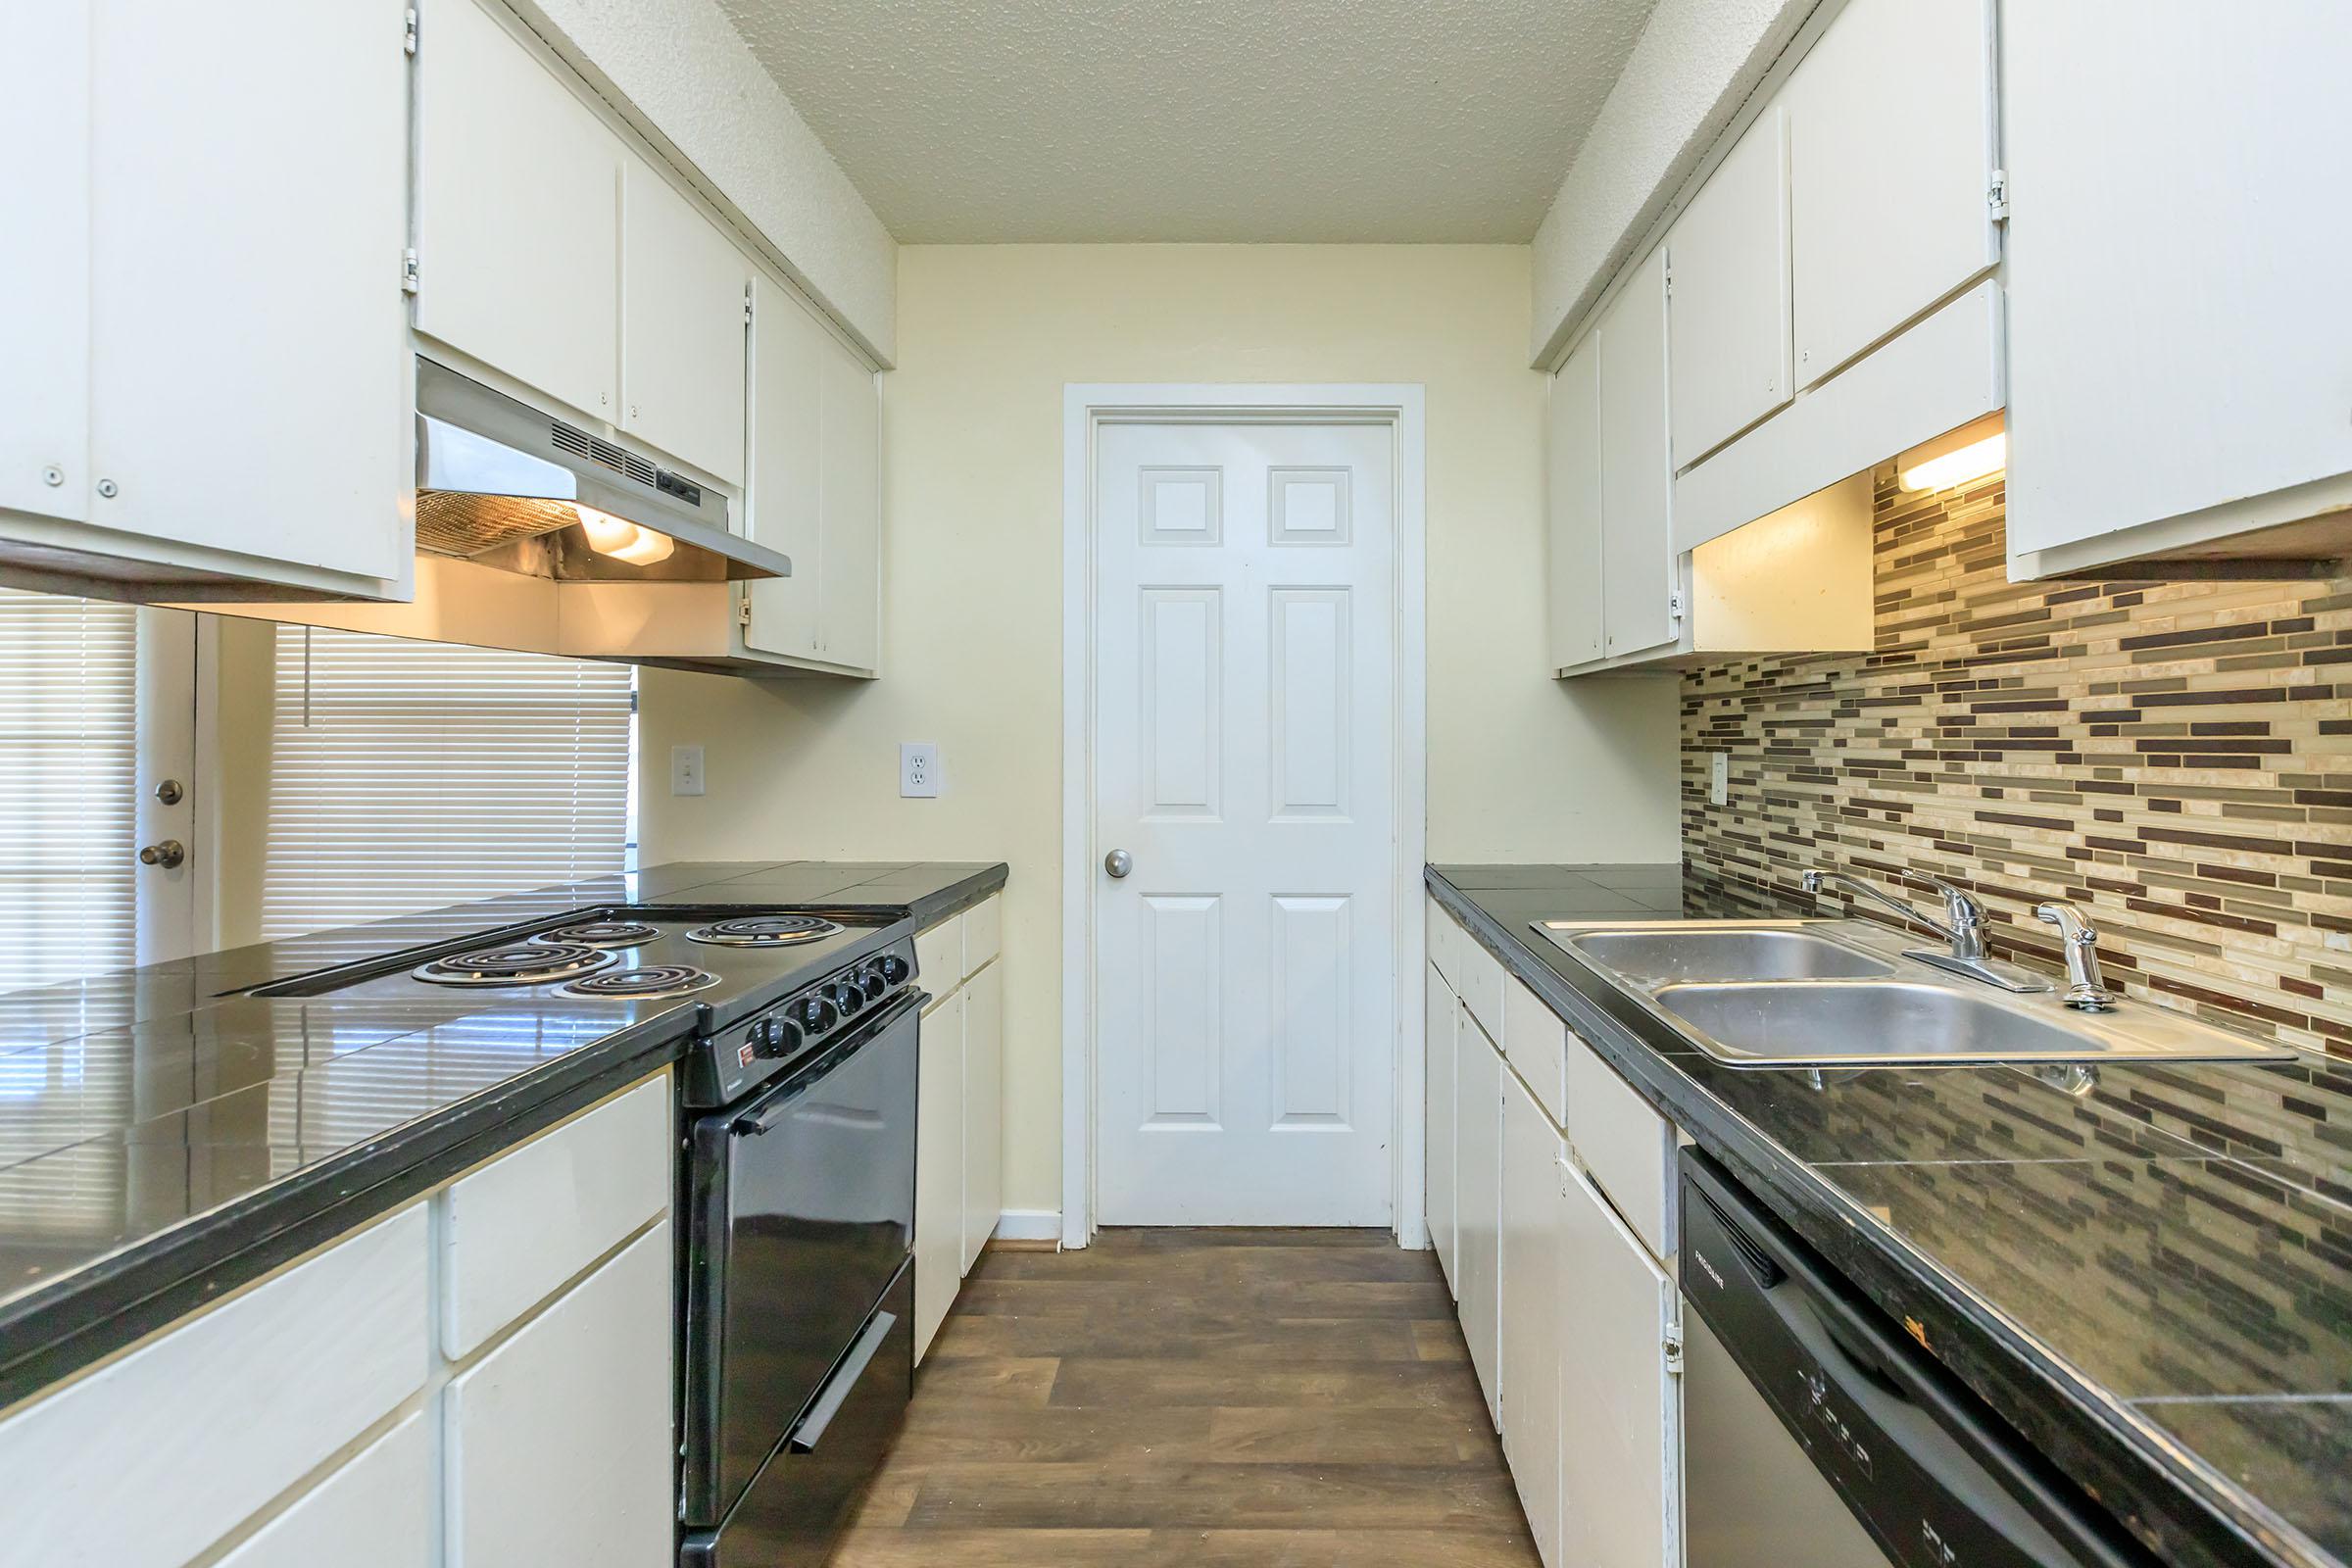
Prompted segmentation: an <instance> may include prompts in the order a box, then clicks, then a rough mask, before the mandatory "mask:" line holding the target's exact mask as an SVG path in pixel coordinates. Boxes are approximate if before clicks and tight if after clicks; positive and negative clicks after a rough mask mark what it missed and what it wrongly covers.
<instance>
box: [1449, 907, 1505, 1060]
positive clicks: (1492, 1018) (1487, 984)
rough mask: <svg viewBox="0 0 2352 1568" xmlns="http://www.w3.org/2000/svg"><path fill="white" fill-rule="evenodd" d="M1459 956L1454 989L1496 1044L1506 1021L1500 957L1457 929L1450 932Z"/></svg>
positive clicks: (1501, 1042) (1466, 933)
mask: <svg viewBox="0 0 2352 1568" xmlns="http://www.w3.org/2000/svg"><path fill="white" fill-rule="evenodd" d="M1453 940H1454V942H1455V944H1456V952H1457V954H1458V955H1459V959H1458V967H1459V970H1460V972H1459V973H1458V974H1456V975H1455V976H1454V981H1453V984H1454V989H1455V990H1457V991H1459V992H1460V993H1461V995H1462V1004H1463V1005H1465V1006H1467V1007H1468V1008H1469V1009H1470V1016H1471V1017H1473V1018H1476V1019H1477V1020H1478V1026H1479V1027H1480V1028H1481V1029H1484V1030H1485V1031H1486V1032H1487V1038H1488V1039H1489V1040H1492V1041H1493V1042H1494V1043H1495V1045H1496V1046H1503V1045H1505V1044H1507V1042H1506V1041H1505V1040H1504V1039H1503V1030H1504V1027H1505V1022H1506V1020H1505V1019H1504V1018H1503V1015H1502V960H1501V959H1499V958H1497V957H1495V955H1493V954H1492V953H1489V952H1488V951H1487V950H1486V949H1485V948H1482V947H1480V946H1479V945H1478V939H1477V938H1476V937H1473V936H1472V935H1471V934H1470V933H1469V932H1467V931H1464V930H1458V929H1457V930H1456V931H1455V932H1454V935H1453Z"/></svg>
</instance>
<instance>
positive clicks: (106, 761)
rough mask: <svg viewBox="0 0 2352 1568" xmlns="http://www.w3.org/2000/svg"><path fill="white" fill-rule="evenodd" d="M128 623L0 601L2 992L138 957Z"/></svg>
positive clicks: (4, 593) (63, 605) (27, 599)
mask: <svg viewBox="0 0 2352 1568" xmlns="http://www.w3.org/2000/svg"><path fill="white" fill-rule="evenodd" d="M137 661H138V612H137V611H136V610H134V609H132V608H131V607H130V606H128V605H118V604H111V603H108V602H105V601H101V600H94V599H65V598H60V597H58V596H56V595H52V594H35V593H24V592H20V591H19V590H17V589H13V588H0V991H7V990H15V989H17V988H19V987H25V986H37V985H42V984H45V983H47V982H49V981H52V980H65V979H75V978H78V977H80V976H82V975H87V974H98V973H103V972H105V971H107V970H110V969H123V968H128V967H129V966H130V965H131V964H132V963H134V962H136V961H137V956H138V907H137V906H138V890H137V885H136V881H135V878H134V876H133V872H134V871H135V870H136V868H137V862H136V861H135V860H134V859H133V858H132V854H131V852H132V850H133V848H134V847H135V846H136V844H137V833H138V821H137V809H136V799H135V798H136V793H137V761H138V757H137V744H138V673H137V671H138V663H137Z"/></svg>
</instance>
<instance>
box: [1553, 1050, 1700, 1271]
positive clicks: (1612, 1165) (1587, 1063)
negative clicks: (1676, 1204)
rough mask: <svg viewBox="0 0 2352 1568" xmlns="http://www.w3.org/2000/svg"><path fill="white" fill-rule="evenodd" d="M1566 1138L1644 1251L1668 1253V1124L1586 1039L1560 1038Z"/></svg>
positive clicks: (1670, 1232)
mask: <svg viewBox="0 0 2352 1568" xmlns="http://www.w3.org/2000/svg"><path fill="white" fill-rule="evenodd" d="M1567 1092H1568V1143H1569V1146H1570V1147H1571V1148H1573V1149H1574V1150H1575V1151H1576V1157H1577V1160H1578V1162H1579V1163H1581V1164H1582V1165H1583V1166H1584V1168H1585V1171H1586V1173H1587V1174H1588V1175H1590V1176H1591V1177H1592V1178H1593V1186H1595V1187H1597V1188H1599V1189H1600V1190H1601V1192H1602V1193H1603V1194H1605V1195H1606V1196H1607V1198H1608V1200H1609V1202H1610V1204H1611V1206H1613V1207H1614V1208H1615V1209H1616V1210H1617V1212H1618V1213H1619V1214H1620V1215H1621V1216H1623V1218H1624V1220H1625V1222H1626V1224H1627V1225H1629V1226H1631V1227H1632V1228H1633V1232H1634V1234H1635V1235H1636V1236H1639V1237H1640V1238H1642V1246H1644V1247H1646V1248H1648V1249H1649V1252H1650V1255H1651V1256H1652V1257H1657V1258H1671V1257H1672V1256H1673V1255H1674V1232H1673V1226H1672V1223H1671V1216H1672V1213H1673V1209H1672V1204H1673V1201H1674V1175H1675V1160H1674V1123H1672V1122H1670V1121H1668V1120H1667V1119H1666V1118H1665V1117H1663V1116H1661V1115H1659V1114H1658V1113H1657V1112H1656V1111H1654V1110H1652V1109H1650V1108H1649V1102H1648V1101H1646V1100H1643V1099H1642V1097H1641V1096H1640V1095H1638V1094H1636V1093H1635V1092H1634V1087H1633V1085H1631V1084H1629V1083H1627V1082H1626V1081H1625V1080H1624V1079H1623V1078H1620V1077H1618V1076H1617V1069H1615V1068H1614V1067H1611V1066H1610V1065H1609V1064H1608V1063H1607V1062H1605V1061H1603V1060H1601V1059H1600V1057H1599V1055H1598V1054H1595V1053H1594V1052H1593V1048H1592V1047H1591V1046H1588V1045H1586V1044H1585V1043H1584V1042H1583V1041H1582V1040H1578V1039H1576V1038H1574V1037H1573V1036H1571V1037H1570V1039H1569V1042H1568V1090H1567Z"/></svg>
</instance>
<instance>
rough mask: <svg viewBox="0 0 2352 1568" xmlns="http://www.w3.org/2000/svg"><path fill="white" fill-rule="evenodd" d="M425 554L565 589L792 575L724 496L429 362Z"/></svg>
mask: <svg viewBox="0 0 2352 1568" xmlns="http://www.w3.org/2000/svg"><path fill="white" fill-rule="evenodd" d="M417 551H418V552H419V553H421V554H427V555H437V556H449V557H454V558H456V559H459V560H464V561H470V562H473V563H474V564H477V565H482V566H490V567H495V568H497V569H499V570H502V571H512V572H520V573H522V574H524V575H527V576H533V577H545V578H549V579H552V580H554V581H557V582H610V583H618V582H730V581H741V580H744V579H747V578H757V577H789V576H790V575H792V562H791V561H790V560H789V559H788V558H786V557H784V556H782V555H780V554H778V553H777V552H775V551H773V550H769V549H766V548H764V547H762V546H760V545H757V544H754V543H753V542H752V541H750V540H749V539H745V538H742V537H740V536H738V535H736V534H731V533H729V532H728V531H727V498H726V497H725V496H723V495H721V494H719V493H718V492H717V491H715V490H712V489H709V488H707V487H706V486H704V485H702V484H701V483H699V482H698V481H696V480H693V479H690V478H688V477H686V476H685V475H684V474H681V473H676V472H673V471H671V470H670V469H668V468H665V467H662V466H661V465H660V464H659V463H657V462H656V461H655V460H654V459H653V458H652V457H650V456H648V455H646V454H645V453H642V452H639V451H637V450H635V449H634V448H631V447H628V446H624V445H622V444H621V443H619V442H615V441H611V440H607V439H606V438H605V437H603V436H598V435H591V434H590V433H588V432H587V431H585V430H582V429H580V428H579V427H578V426H576V425H572V424H567V423H565V422H564V420H562V419H559V418H556V417H553V416H551V415H547V414H543V413H541V412H539V411H538V410H536V409H533V408H531V407H530V406H529V405H528V404H525V403H521V402H518V401H517V400H515V399H514V398H511V397H508V396H507V395H506V394H505V393H503V392H498V391H494V390H493V389H491V388H490V387H487V386H484V385H483V384H482V383H481V382H479V381H476V380H474V379H472V378H471V377H470V376H465V375H460V374H459V373H458V372H457V371H455V370H453V369H450V368H448V367H447V366H444V365H440V364H437V363H435V362H434V361H432V360H429V359H425V358H422V357H419V358H418V359H417Z"/></svg>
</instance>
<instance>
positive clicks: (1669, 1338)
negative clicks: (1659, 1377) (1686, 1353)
mask: <svg viewBox="0 0 2352 1568" xmlns="http://www.w3.org/2000/svg"><path fill="white" fill-rule="evenodd" d="M1661 1348H1663V1349H1664V1350H1665V1352H1666V1375H1667V1376H1668V1377H1670V1378H1679V1377H1681V1376H1682V1375H1683V1331H1682V1327H1681V1325H1679V1324H1678V1325H1676V1326H1675V1327H1673V1328H1670V1329H1668V1330H1667V1331H1666V1338H1665V1340H1664V1342H1663V1343H1662V1345H1661Z"/></svg>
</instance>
